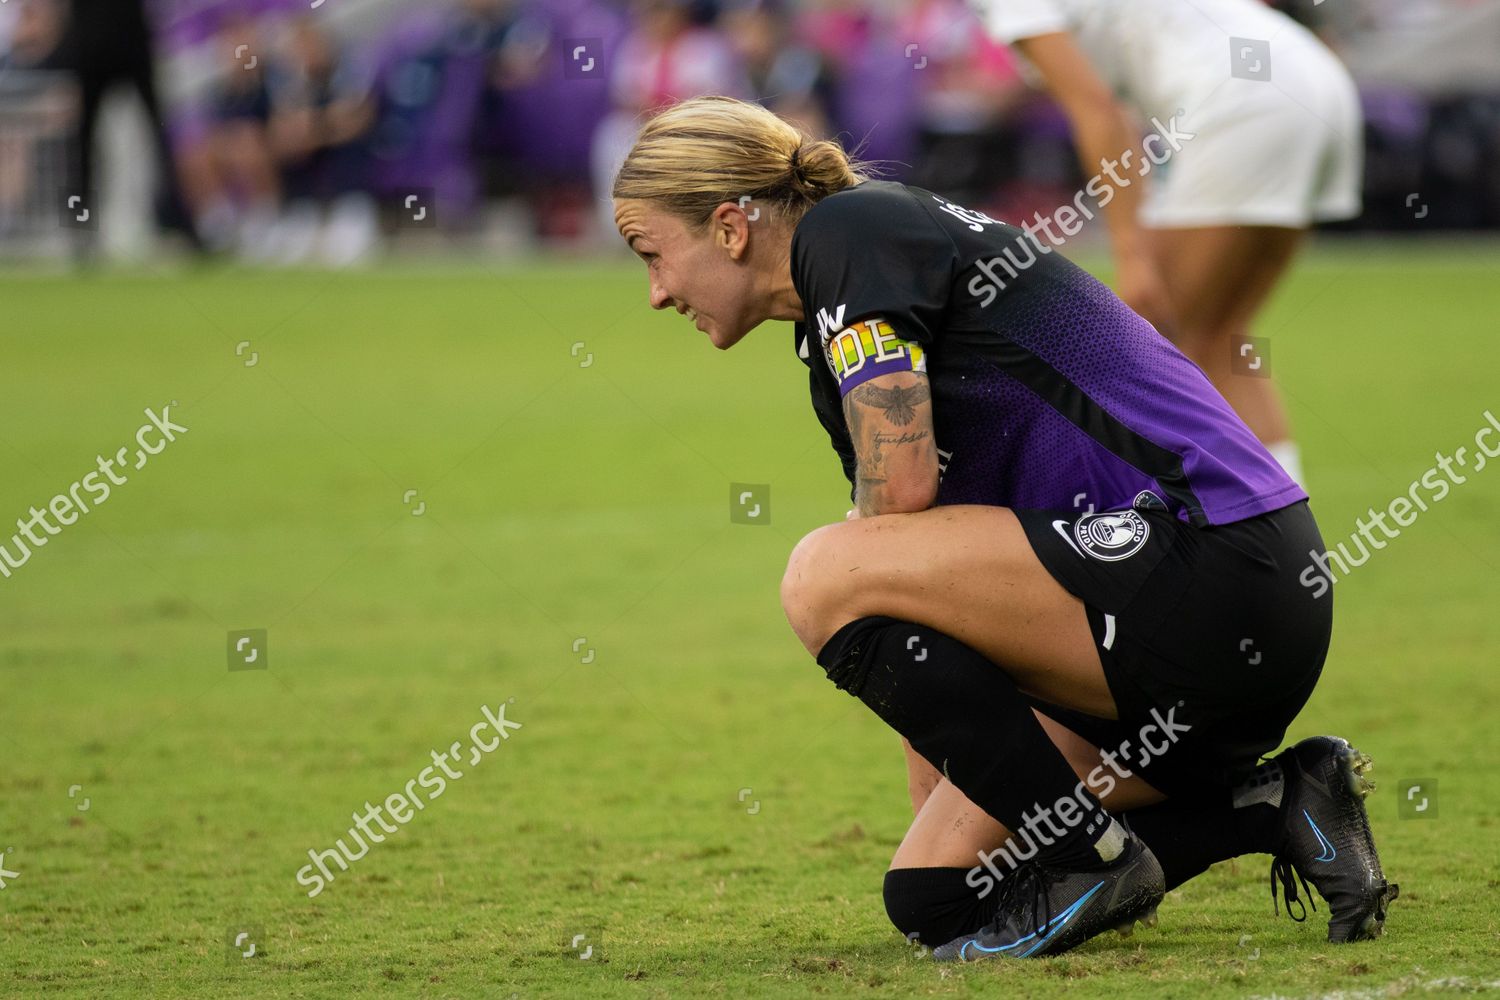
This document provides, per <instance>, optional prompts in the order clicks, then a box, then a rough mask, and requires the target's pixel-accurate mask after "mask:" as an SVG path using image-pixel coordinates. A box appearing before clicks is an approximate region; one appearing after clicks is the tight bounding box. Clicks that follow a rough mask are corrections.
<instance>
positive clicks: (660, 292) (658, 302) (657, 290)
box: [651, 280, 672, 309]
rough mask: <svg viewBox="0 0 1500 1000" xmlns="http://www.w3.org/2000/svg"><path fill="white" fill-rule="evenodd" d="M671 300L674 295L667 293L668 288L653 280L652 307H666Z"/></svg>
mask: <svg viewBox="0 0 1500 1000" xmlns="http://www.w3.org/2000/svg"><path fill="white" fill-rule="evenodd" d="M671 301H672V296H670V295H668V294H667V290H666V289H665V288H663V287H661V286H660V285H658V284H657V283H656V282H655V281H654V280H653V281H652V282H651V308H652V309H665V308H666V307H667V305H668V304H669V303H670V302H671Z"/></svg>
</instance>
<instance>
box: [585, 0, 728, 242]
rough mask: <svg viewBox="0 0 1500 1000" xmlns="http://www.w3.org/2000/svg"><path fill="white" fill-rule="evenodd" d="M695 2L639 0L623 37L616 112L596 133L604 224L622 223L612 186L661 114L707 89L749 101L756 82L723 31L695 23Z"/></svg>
mask: <svg viewBox="0 0 1500 1000" xmlns="http://www.w3.org/2000/svg"><path fill="white" fill-rule="evenodd" d="M692 7H693V4H692V3H691V0H634V2H633V3H632V5H631V12H632V14H633V15H634V22H635V26H634V28H633V30H632V31H631V32H630V34H628V35H627V36H626V37H625V40H624V41H623V42H622V43H621V45H620V49H619V51H618V52H617V53H616V54H615V57H614V66H613V68H612V72H611V73H610V97H611V99H612V100H613V103H614V108H615V110H614V111H613V113H611V114H610V115H609V117H607V118H606V119H605V120H604V121H603V122H602V123H601V124H600V126H599V130H598V131H597V132H596V133H595V134H594V149H593V154H592V162H593V166H594V193H595V197H596V200H597V202H598V209H599V223H600V228H601V230H602V231H604V232H609V231H611V230H612V229H613V228H614V209H613V207H612V206H611V205H610V203H609V190H610V187H611V185H612V184H613V182H614V175H615V173H616V172H617V171H618V170H619V169H620V164H621V163H623V162H624V161H625V154H627V153H628V152H630V147H631V145H632V144H633V143H634V142H635V137H636V133H637V132H638V131H639V129H640V124H641V122H642V121H643V120H644V119H645V118H647V117H649V116H650V115H651V114H652V113H653V112H656V111H660V110H661V109H662V108H665V107H667V106H669V105H671V104H674V103H675V102H677V101H680V100H682V99H684V98H687V97H693V96H696V95H699V94H726V95H728V96H730V97H738V98H742V99H749V98H750V97H751V94H750V86H749V82H748V81H747V80H746V78H745V75H744V72H743V70H742V69H741V67H740V64H739V60H738V59H737V58H736V57H735V53H734V49H733V47H732V46H730V44H729V42H728V40H727V39H725V37H724V36H723V34H722V33H721V32H719V31H717V30H715V29H714V28H712V27H708V26H704V25H699V24H696V23H695V22H694V18H693V10H692Z"/></svg>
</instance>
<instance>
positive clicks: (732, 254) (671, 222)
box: [615, 198, 769, 351]
mask: <svg viewBox="0 0 1500 1000" xmlns="http://www.w3.org/2000/svg"><path fill="white" fill-rule="evenodd" d="M615 226H616V227H617V228H618V229H619V230H620V236H621V237H622V238H623V239H624V240H625V242H626V243H627V244H628V245H629V246H630V249H631V250H633V251H635V253H636V256H638V257H640V258H641V260H643V261H644V262H645V264H646V275H647V280H648V282H649V285H650V300H651V308H652V309H667V308H672V309H676V310H677V312H678V313H679V314H681V315H684V316H687V317H688V318H689V319H691V320H692V321H693V324H694V326H696V327H697V328H698V329H699V330H700V331H702V332H703V333H705V334H707V336H708V339H709V340H710V341H711V342H712V343H713V345H714V346H715V347H717V348H718V349H719V350H721V351H724V350H728V349H729V348H731V347H733V346H734V345H735V344H737V343H739V342H740V340H741V339H742V338H743V337H744V336H745V334H747V333H749V332H750V331H751V330H752V329H754V328H755V327H756V326H758V325H760V323H761V322H762V321H764V320H765V319H767V318H769V314H768V312H767V311H766V308H765V305H764V303H761V302H759V301H758V299H759V297H760V296H759V294H758V291H757V287H758V283H757V275H756V268H755V267H754V266H752V263H751V260H750V253H749V250H750V224H749V220H748V219H747V217H746V215H745V212H744V210H743V209H741V208H740V207H739V206H738V205H736V204H735V203H734V202H725V203H724V204H722V205H720V206H719V207H718V208H717V209H715V210H714V214H713V215H712V216H710V217H709V220H708V223H707V225H706V226H704V227H703V228H702V229H700V230H697V231H695V230H693V229H691V228H690V227H689V226H688V224H687V223H686V222H684V221H683V220H682V219H681V218H680V217H678V216H677V215H674V214H673V213H672V212H671V211H669V210H668V209H666V208H665V207H663V206H662V205H661V204H660V203H658V202H654V201H646V200H643V199H636V198H621V199H619V200H618V201H616V202H615Z"/></svg>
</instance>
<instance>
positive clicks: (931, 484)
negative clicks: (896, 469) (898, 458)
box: [869, 467, 938, 514]
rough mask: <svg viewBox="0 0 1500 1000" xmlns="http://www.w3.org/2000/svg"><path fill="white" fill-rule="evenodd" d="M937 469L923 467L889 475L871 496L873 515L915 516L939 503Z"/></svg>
mask: <svg viewBox="0 0 1500 1000" xmlns="http://www.w3.org/2000/svg"><path fill="white" fill-rule="evenodd" d="M937 495H938V474H937V469H936V468H933V469H931V470H929V469H927V468H925V467H922V468H916V469H912V470H910V471H908V472H906V473H905V474H899V475H889V478H887V479H886V480H885V481H884V482H882V483H881V484H880V486H879V488H878V489H877V490H874V491H872V492H871V493H870V494H869V496H870V499H871V500H872V501H873V504H872V506H873V507H874V510H873V511H871V512H870V513H872V514H915V513H916V512H917V511H919V510H926V509H927V508H928V507H931V506H932V505H933V504H934V503H936V502H937Z"/></svg>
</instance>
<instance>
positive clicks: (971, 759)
mask: <svg viewBox="0 0 1500 1000" xmlns="http://www.w3.org/2000/svg"><path fill="white" fill-rule="evenodd" d="M818 663H819V664H820V665H821V666H822V667H823V669H824V670H826V671H827V672H828V677H829V679H830V680H832V681H833V682H834V684H835V685H837V686H838V687H839V688H840V689H841V690H844V691H848V692H849V693H850V694H852V695H854V696H855V697H856V698H858V699H860V700H861V701H863V702H864V703H865V704H866V705H868V706H869V707H870V708H871V709H873V710H874V712H875V714H876V715H878V716H880V718H881V719H883V720H884V721H885V722H886V723H887V724H888V725H889V726H890V727H891V728H892V729H894V730H896V732H898V733H900V734H901V735H902V736H905V737H906V738H907V740H908V741H910V743H911V745H912V749H914V750H916V751H917V753H919V754H921V755H922V757H924V758H925V759H926V760H928V761H929V762H930V763H931V764H932V766H933V767H935V768H937V769H938V771H939V772H941V773H942V774H943V775H944V776H945V777H947V778H948V780H949V781H951V782H953V784H954V785H955V786H956V787H957V788H958V789H959V790H960V791H961V792H963V793H964V794H965V795H967V796H968V797H969V799H970V801H972V802H973V803H974V804H975V805H977V806H978V807H979V808H981V809H983V810H984V811H985V812H987V813H989V814H990V815H991V816H993V817H994V818H995V819H997V820H999V821H1000V822H1001V823H1003V824H1005V826H1006V828H1007V829H1008V830H1010V832H1011V842H1010V844H1009V845H1007V849H1008V850H1009V853H1010V854H1011V856H1012V857H1013V858H1014V859H1015V860H1016V861H1029V860H1032V859H1033V858H1039V859H1040V860H1044V861H1046V862H1047V863H1048V864H1049V865H1052V866H1055V867H1063V868H1079V869H1089V868H1097V867H1099V863H1100V861H1101V860H1102V861H1112V860H1114V859H1115V858H1116V857H1118V856H1119V853H1120V851H1121V850H1122V849H1123V847H1124V837H1125V834H1124V831H1123V830H1122V829H1121V828H1120V826H1119V825H1118V824H1117V823H1115V822H1114V820H1112V819H1111V818H1110V817H1109V814H1108V813H1106V812H1105V811H1104V809H1103V807H1102V806H1100V804H1099V800H1098V799H1097V798H1095V797H1094V795H1093V794H1092V793H1091V792H1090V791H1088V789H1087V788H1085V787H1084V786H1083V784H1082V783H1081V782H1080V781H1079V780H1078V776H1077V775H1075V774H1074V773H1073V768H1072V767H1071V766H1070V765H1069V764H1068V762H1067V759H1066V758H1064V757H1063V755H1062V752H1061V751H1059V750H1058V749H1057V747H1056V746H1054V745H1053V743H1052V741H1051V740H1050V739H1049V738H1048V737H1047V733H1046V731H1045V730H1043V729H1042V726H1041V723H1039V722H1037V720H1036V716H1035V715H1034V714H1032V711H1031V705H1030V703H1029V702H1028V701H1027V699H1026V698H1025V697H1024V696H1023V695H1022V694H1021V693H1020V691H1018V690H1017V689H1016V685H1015V682H1014V681H1012V680H1011V679H1010V678H1009V677H1007V676H1006V674H1005V671H1003V670H1001V669H1000V668H999V667H997V666H995V664H993V663H991V662H990V661H989V660H987V659H985V658H984V657H983V656H980V655H979V654H978V653H976V652H974V651H973V650H972V649H970V648H969V647H968V646H965V645H964V644H963V643H961V642H959V641H958V640H956V639H954V638H952V637H950V636H947V635H944V634H943V633H941V632H938V631H936V630H935V629H931V628H928V627H926V626H924V625H913V624H911V623H909V622H903V621H898V620H896V619H894V618H884V617H875V618H861V619H859V620H858V621H855V622H851V623H850V624H848V625H845V626H844V627H843V628H841V629H839V630H838V632H836V633H834V636H833V638H831V639H829V640H828V644H827V645H825V646H824V647H823V650H822V652H820V653H819V654H818ZM1059 805H1061V806H1062V808H1061V809H1058V808H1056V807H1057V806H1059Z"/></svg>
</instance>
